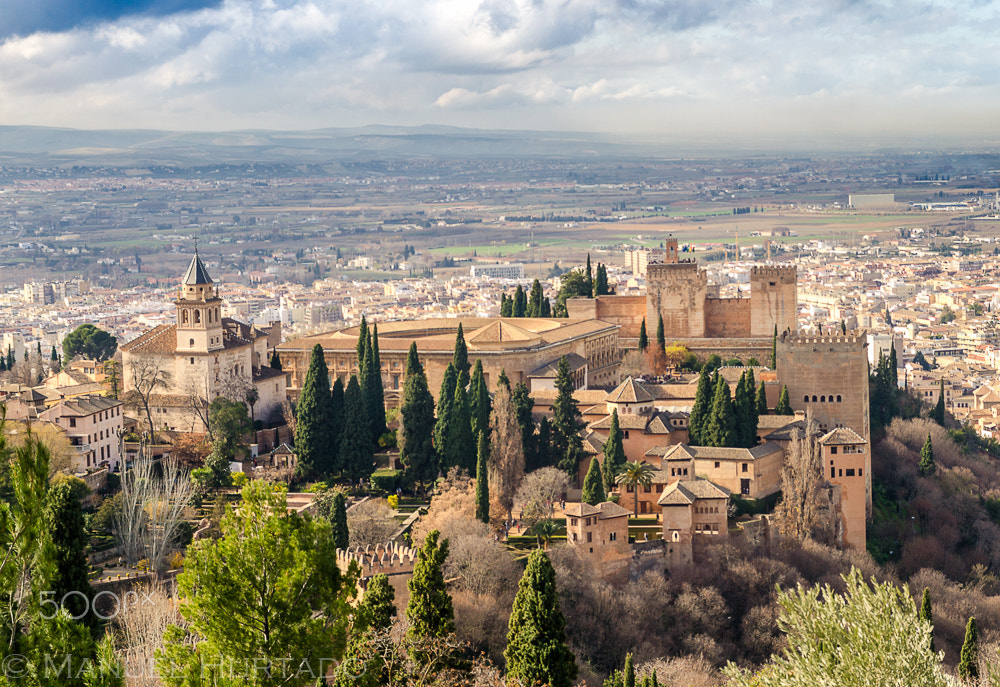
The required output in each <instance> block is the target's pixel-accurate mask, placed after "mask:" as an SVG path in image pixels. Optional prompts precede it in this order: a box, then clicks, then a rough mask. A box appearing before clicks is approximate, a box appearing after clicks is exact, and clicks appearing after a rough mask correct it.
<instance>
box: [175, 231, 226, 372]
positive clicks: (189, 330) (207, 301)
mask: <svg viewBox="0 0 1000 687" xmlns="http://www.w3.org/2000/svg"><path fill="white" fill-rule="evenodd" d="M174 305H175V306H176V307H177V327H176V329H177V353H179V354H181V355H184V354H186V353H208V352H210V351H217V350H219V349H221V348H222V346H223V344H222V317H221V315H222V299H221V298H219V294H218V292H217V290H216V288H215V284H214V283H213V282H212V278H211V277H210V276H208V270H206V269H205V264H204V263H203V262H202V261H201V257H199V255H198V248H197V247H195V249H194V257H193V258H191V264H190V265H189V266H188V269H187V272H186V273H185V274H184V279H183V280H182V281H181V287H180V293H179V295H178V298H177V300H176V301H174Z"/></svg>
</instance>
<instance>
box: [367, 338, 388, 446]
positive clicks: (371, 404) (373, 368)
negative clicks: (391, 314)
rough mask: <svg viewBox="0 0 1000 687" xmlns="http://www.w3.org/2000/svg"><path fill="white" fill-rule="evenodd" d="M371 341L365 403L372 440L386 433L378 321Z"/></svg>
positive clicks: (374, 440) (368, 354)
mask: <svg viewBox="0 0 1000 687" xmlns="http://www.w3.org/2000/svg"><path fill="white" fill-rule="evenodd" d="M371 337H372V338H371V343H370V344H369V347H368V352H367V357H366V358H365V371H366V375H365V388H364V389H363V391H364V396H365V404H366V409H367V411H368V422H369V423H370V424H371V435H372V441H373V442H377V441H378V440H379V437H381V436H382V435H383V434H385V390H384V389H383V387H382V359H381V357H380V356H379V352H378V323H377V322H376V323H375V324H374V325H372V335H371Z"/></svg>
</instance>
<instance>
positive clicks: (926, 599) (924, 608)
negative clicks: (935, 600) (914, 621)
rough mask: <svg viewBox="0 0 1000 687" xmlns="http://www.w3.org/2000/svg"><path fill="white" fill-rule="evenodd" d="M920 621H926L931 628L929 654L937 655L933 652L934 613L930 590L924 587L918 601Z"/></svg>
mask: <svg viewBox="0 0 1000 687" xmlns="http://www.w3.org/2000/svg"><path fill="white" fill-rule="evenodd" d="M917 615H918V616H919V617H920V619H921V620H924V621H926V622H927V623H929V624H930V626H931V633H930V640H931V641H930V647H931V653H932V654H933V653H937V652H936V651H934V613H933V611H932V610H931V590H930V589H929V588H927V587H924V594H923V597H922V598H921V600H920V612H919V613H918V614H917Z"/></svg>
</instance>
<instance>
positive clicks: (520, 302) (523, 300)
mask: <svg viewBox="0 0 1000 687" xmlns="http://www.w3.org/2000/svg"><path fill="white" fill-rule="evenodd" d="M527 312H528V299H527V297H526V296H525V295H524V289H523V288H521V285H520V284H518V285H517V288H516V289H514V317H524V316H525V315H527Z"/></svg>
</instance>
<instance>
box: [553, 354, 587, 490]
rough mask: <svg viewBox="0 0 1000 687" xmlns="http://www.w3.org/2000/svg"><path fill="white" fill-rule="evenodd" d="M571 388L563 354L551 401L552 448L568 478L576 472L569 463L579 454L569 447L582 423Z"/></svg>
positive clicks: (571, 382)
mask: <svg viewBox="0 0 1000 687" xmlns="http://www.w3.org/2000/svg"><path fill="white" fill-rule="evenodd" d="M573 390H574V385H573V376H572V375H571V374H570V371H569V362H568V361H567V360H566V356H563V357H562V358H560V359H559V368H558V370H557V371H556V391H557V392H558V393H557V395H556V398H555V400H554V401H553V402H552V449H553V451H554V452H555V455H556V456H558V457H559V459H560V461H561V463H562V464H563V466H564V469H566V471H567V473H569V475H570V478H571V479H576V472H575V471H572V470H571V469H570V468H571V467H573V466H571V465H570V463H571V462H573V461H574V460H575V459H578V458H579V455H578V454H577V453H575V452H571V451H570V450H569V449H570V448H571V444H572V443H573V442H572V439H573V438H574V437H575V438H576V439H577V443H579V437H578V436H577V433H578V432H579V431H580V428H581V427H582V426H583V423H582V422H581V421H580V409H579V408H578V407H577V403H576V399H575V398H573Z"/></svg>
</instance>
